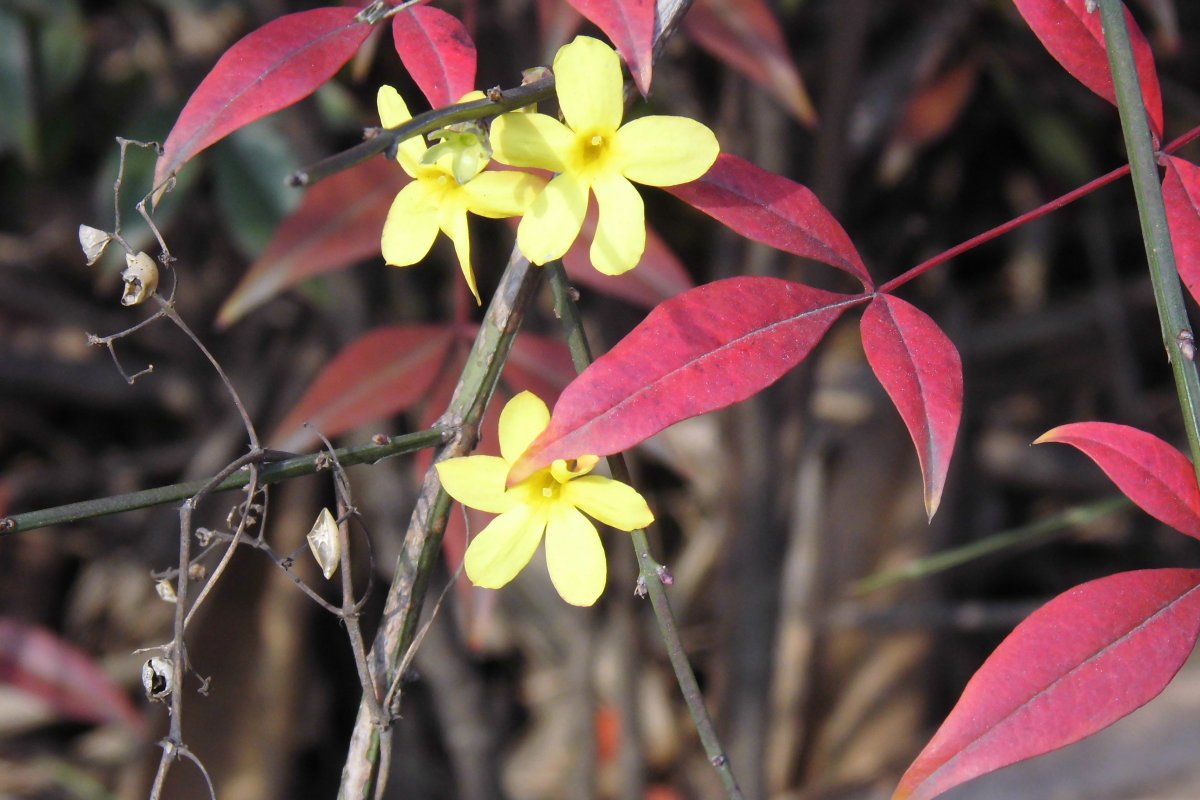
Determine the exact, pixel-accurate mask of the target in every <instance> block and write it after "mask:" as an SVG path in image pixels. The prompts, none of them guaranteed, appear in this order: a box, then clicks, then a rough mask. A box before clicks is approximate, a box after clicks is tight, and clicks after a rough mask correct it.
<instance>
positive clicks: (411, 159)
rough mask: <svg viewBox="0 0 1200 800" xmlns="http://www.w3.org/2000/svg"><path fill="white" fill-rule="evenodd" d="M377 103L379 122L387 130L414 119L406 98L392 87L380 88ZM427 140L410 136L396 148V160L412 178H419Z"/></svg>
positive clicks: (376, 97)
mask: <svg viewBox="0 0 1200 800" xmlns="http://www.w3.org/2000/svg"><path fill="white" fill-rule="evenodd" d="M375 103H376V105H377V106H378V107H379V121H380V123H382V124H383V127H385V128H395V127H397V126H398V125H403V124H404V123H405V122H408V121H409V120H410V119H412V114H410V113H408V106H407V105H405V103H404V98H403V97H401V96H400V93H399V92H397V91H396V90H395V89H393V88H392V87H391V86H380V87H379V92H378V93H376V95H375ZM425 149H426V147H425V139H424V138H423V137H421V136H410V137H409V138H407V139H405V140H404V141H403V142H400V144H398V145H397V146H396V160H397V161H399V162H400V166H401V167H403V168H404V171H405V172H407V173H408V174H409V175H410V176H412V177H414V178H415V177H417V173H418V172H419V171H420V164H421V156H423V155H425Z"/></svg>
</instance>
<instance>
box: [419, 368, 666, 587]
mask: <svg viewBox="0 0 1200 800" xmlns="http://www.w3.org/2000/svg"><path fill="white" fill-rule="evenodd" d="M549 422H550V411H549V410H548V409H547V408H546V404H545V403H543V402H542V401H541V400H540V399H538V398H537V396H536V395H534V394H532V393H530V392H521V393H520V394H519V395H517V396H516V397H514V398H513V399H512V400H510V401H508V404H507V405H505V406H504V410H503V411H502V412H501V413H500V453H501V455H500V456H499V457H497V456H482V455H475V456H467V457H465V458H449V459H446V460H445V461H442V462H439V463H438V465H437V471H438V476H439V477H440V478H441V479H442V487H443V488H445V490H446V492H447V493H448V494H449V495H450V496H451V497H453V498H454V499H455V500H457V501H459V502H460V503H462V504H463V505H465V506H470V507H471V508H477V509H479V510H481V511H486V512H488V513H491V514H499V515H500V516H498V517H496V518H495V519H494V520H492V521H491V522H490V523H489V524H488V526H487V527H486V528H484V529H483V530H482V531H480V533H479V535H478V536H476V537H475V538H474V539H472V540H471V544H470V546H468V547H467V554H466V557H465V559H464V561H465V566H466V569H467V577H469V578H470V579H471V582H472V583H474V584H475V585H476V586H482V587H484V588H487V589H499V588H500V587H501V586H503V585H504V584H506V583H508V582H509V581H511V580H512V579H513V578H514V577H516V574H517V573H518V572H520V571H521V570H522V569H524V567H525V565H526V564H528V563H529V561H530V559H532V558H533V552H534V551H535V550H537V547H538V543H539V542H541V540H542V534H543V532H544V533H545V535H546V565H547V567H549V569H550V580H551V581H552V582H553V583H554V588H555V589H557V590H558V593H559V594H560V595H562V598H563V599H564V600H566V601H567V602H568V603H571V604H572V605H577V606H590V605H591V604H592V603H594V602H596V598H597V597H599V596H600V593H601V592H602V591H604V583H605V580H606V579H607V574H608V565H607V562H606V561H605V558H604V546H603V545H602V544H601V543H600V536H599V534H597V533H596V526H595V525H593V524H592V523H591V521H589V520H588V518H587V517H585V516H584V515H583V514H582V513H580V512H581V511H585V512H587V513H588V514H589V515H591V516H593V517H595V518H596V519H598V520H600V521H601V522H603V523H604V524H605V525H611V526H612V527H614V528H618V529H620V530H623V531H631V530H634V529H636V528H644V527H646V526H647V525H649V524H650V523H651V522H653V521H654V515H653V514H652V513H651V512H650V507H649V506H647V505H646V501H645V500H644V499H643V498H642V496H641V495H640V494H638V493H637V491H636V490H634V489H633V488H631V487H629V486H626V485H625V484H623V483H621V482H619V481H614V480H612V479H611V478H605V477H602V476H600V475H588V474H587V473H588V472H590V471H591V469H592V467H594V466H595V465H596V463H597V462H598V461H599V459H598V458H596V456H584V457H582V458H578V459H574V460H572V461H563V460H562V459H560V460H558V461H555V462H554V463H553V464H552V465H551V466H550V467H548V468H546V469H542V470H539V471H538V472H535V473H534V474H533V475H530V476H529V477H528V478H526V479H525V480H523V481H521V482H520V483H518V484H516V485H515V486H512V487H510V488H505V485H504V484H505V481H506V480H507V478H508V471H509V468H510V467H512V465H513V462H515V461H516V460H517V458H519V457H520V455H521V454H522V453H524V452H525V449H526V448H527V447H529V444H530V443H531V442H532V441H533V440H534V439H535V438H537V435H538V434H540V433H541V432H542V431H543V430H545V428H546V425H547V424H548V423H549Z"/></svg>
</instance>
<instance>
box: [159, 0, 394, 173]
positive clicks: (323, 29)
mask: <svg viewBox="0 0 1200 800" xmlns="http://www.w3.org/2000/svg"><path fill="white" fill-rule="evenodd" d="M358 11H359V9H357V8H351V7H345V6H339V7H336V8H314V9H313V10H311V11H301V12H299V13H296V14H288V15H286V16H283V17H280V18H279V19H276V20H272V21H271V22H268V23H267V24H266V25H264V26H262V27H261V28H259V29H258V30H255V31H253V32H251V33H249V34H247V35H246V36H245V37H243V38H242V39H240V40H239V41H238V42H237V43H236V44H234V45H233V47H231V48H229V50H228V51H226V53H225V55H223V56H221V59H220V60H219V61H217V64H216V66H215V67H213V69H212V71H211V72H209V73H208V75H207V76H206V77H205V78H204V80H203V81H201V82H200V86H199V87H197V89H196V91H195V92H194V93H193V94H192V96H191V98H190V99H189V100H188V102H187V105H185V106H184V107H183V111H182V112H180V114H179V119H178V120H176V122H175V127H173V128H172V129H171V133H170V134H169V135H168V136H167V140H166V142H165V143H164V144H163V153H162V155H161V156H159V159H158V163H157V164H156V165H155V167H154V185H155V186H156V187H159V186H162V185H163V183H164V182H165V181H166V180H167V178H168V177H169V176H170V175H171V174H172V173H174V172H175V170H177V169H179V167H180V166H182V165H183V164H184V163H185V162H186V161H188V159H190V158H192V156H194V155H196V154H197V153H199V152H200V151H201V150H203V149H205V148H206V147H208V146H209V145H211V144H213V143H214V142H216V141H218V140H220V139H222V138H223V137H225V136H227V135H229V134H230V133H232V132H233V131H235V130H237V129H238V128H241V127H243V126H245V125H249V124H250V123H251V122H254V121H255V120H258V119H261V118H263V117H265V116H266V115H268V114H271V113H274V112H276V111H279V110H280V109H282V108H287V107H288V106H290V105H292V104H293V103H295V102H297V101H299V100H302V99H304V98H305V97H308V96H309V95H310V94H312V93H313V92H314V91H316V90H317V88H318V87H320V86H321V84H323V83H325V82H326V81H327V80H329V79H330V78H332V77H333V75H334V73H336V72H337V71H338V70H339V69H341V67H342V65H343V64H345V63H346V62H347V61H349V60H350V57H351V56H353V55H354V52H355V51H356V50H358V47H359V45H361V44H362V43H363V40H364V39H366V38H367V34H369V33H370V32H371V26H370V25H369V24H367V23H365V22H359V21H358V20H357V19H356V15H357V14H358Z"/></svg>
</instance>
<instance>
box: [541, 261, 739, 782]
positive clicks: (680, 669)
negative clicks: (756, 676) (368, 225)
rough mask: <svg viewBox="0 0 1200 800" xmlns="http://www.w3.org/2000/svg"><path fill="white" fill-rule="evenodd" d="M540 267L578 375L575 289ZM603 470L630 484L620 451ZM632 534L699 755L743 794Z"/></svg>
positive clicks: (641, 540)
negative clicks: (701, 752) (547, 279)
mask: <svg viewBox="0 0 1200 800" xmlns="http://www.w3.org/2000/svg"><path fill="white" fill-rule="evenodd" d="M544 269H546V270H547V271H548V272H549V277H550V289H551V290H552V291H553V292H554V310H555V313H556V314H557V315H558V317H559V319H560V320H561V321H562V326H563V331H564V332H565V334H566V339H567V346H568V347H569V348H570V350H571V360H572V362H574V364H575V370H576V371H577V372H583V371H584V370H585V369H587V367H588V365H589V364H591V363H592V352H591V348H590V347H589V346H588V342H587V335H586V334H585V333H584V330H583V323H582V321H581V320H580V318H579V309H578V307H577V306H576V305H575V296H574V290H573V289H572V288H571V286H570V284H569V283H568V281H567V274H566V272H565V271H564V270H563V267H562V263H561V262H559V261H555V262H552V263H550V264H547V265H546V266H545V267H544ZM608 468H609V470H610V471H611V472H612V476H613V478H614V479H616V480H618V481H621V482H622V483H625V484H632V481H631V480H630V475H629V468H628V466H627V465H626V464H625V457H624V456H622V455H621V454H620V453H617V454H616V455H611V456H609V457H608ZM631 536H632V539H633V550H634V553H635V554H636V555H637V561H638V591H639V593H640V592H641V590H642V589H645V592H646V594H648V595H649V596H650V605H651V606H652V607H653V608H654V619H655V621H656V622H657V623H658V632H659V636H661V637H662V640H663V645H664V646H665V647H666V650H667V657H668V658H669V659H670V661H671V668H672V669H673V670H674V671H675V679H676V681H678V683H679V688H680V690H681V691H682V692H683V699H684V702H685V703H687V707H688V711H690V712H691V715H692V721H693V722H694V723H695V724H696V731H697V733H698V734H699V736H700V743H701V744H702V745H703V747H704V753H705V755H707V756H708V760H709V763H710V764H712V765H713V768H714V769H716V771H717V775H718V776H719V777H720V779H721V783H722V785H723V786H724V787H725V792H726V795H727V796H728V797H729V798H731V800H733V799H734V798H741V797H742V792H741V790H740V789H739V788H738V785H737V780H736V778H735V777H734V774H733V769H732V767H731V766H730V764H729V758H728V757H727V756H726V755H725V750H724V748H723V747H722V746H721V740H720V738H719V737H718V736H717V731H716V728H714V727H713V723H712V718H711V717H709V715H708V709H707V707H706V706H705V705H704V694H703V693H702V692H701V691H700V685H699V684H698V683H697V682H696V674H695V673H694V672H693V671H692V665H691V663H690V662H689V661H688V657H687V653H686V651H685V650H684V649H683V642H682V641H681V640H680V638H679V629H678V626H677V625H676V622H675V615H674V614H673V613H672V612H671V603H670V600H669V599H668V598H667V590H666V587H665V586H664V580H665V579H664V576H665V575H667V574H668V573H667V572H666V569H665V568H664V567H663V565H662V564H660V563H658V562H657V561H656V560H655V559H654V557H653V556H652V555H651V554H650V543H649V541H648V539H647V538H646V532H645V531H644V530H635V531H633V532H632V534H631Z"/></svg>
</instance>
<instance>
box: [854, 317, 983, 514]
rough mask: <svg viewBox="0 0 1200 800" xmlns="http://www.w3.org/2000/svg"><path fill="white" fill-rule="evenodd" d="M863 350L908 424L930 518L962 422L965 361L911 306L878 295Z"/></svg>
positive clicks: (865, 326)
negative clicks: (963, 365)
mask: <svg viewBox="0 0 1200 800" xmlns="http://www.w3.org/2000/svg"><path fill="white" fill-rule="evenodd" d="M862 341H863V350H864V351H865V352H866V354H867V362H868V363H869V364H870V365H871V369H872V370H874V372H875V377H877V378H879V382H880V383H882V384H883V388H884V389H885V390H886V391H887V393H888V397H890V398H892V403H894V404H895V406H896V410H897V411H899V412H900V417H901V418H902V419H903V420H904V424H905V426H906V427H907V428H908V432H909V434H910V435H911V436H912V439H913V444H914V445H916V448H917V458H918V459H919V460H920V462H921V477H922V479H923V480H924V483H925V511H926V513H927V514H928V515H929V517H930V518H931V519H932V518H933V515H934V513H935V512H936V511H937V508H938V504H939V503H940V502H941V499H942V489H943V488H944V487H945V484H946V472H947V470H948V469H949V468H950V456H951V454H953V452H954V440H955V437H957V435H958V423H959V421H960V420H961V418H962V405H963V378H962V359H961V358H959V355H958V350H957V349H955V347H954V343H953V342H951V341H950V339H949V338H948V337H947V336H946V334H945V333H943V332H942V329H941V328H939V327H938V325H937V323H936V322H934V321H933V320H932V319H930V318H929V316H928V315H926V314H925V313H924V312H923V311H921V310H920V309H918V308H917V307H916V306H913V305H912V304H910V303H907V302H905V301H904V300H901V299H900V298H898V297H894V296H892V295H888V294H882V295H879V296H877V297H876V298H875V299H874V300H873V301H871V305H869V306H867V310H866V312H865V313H864V314H863V317H862Z"/></svg>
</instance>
